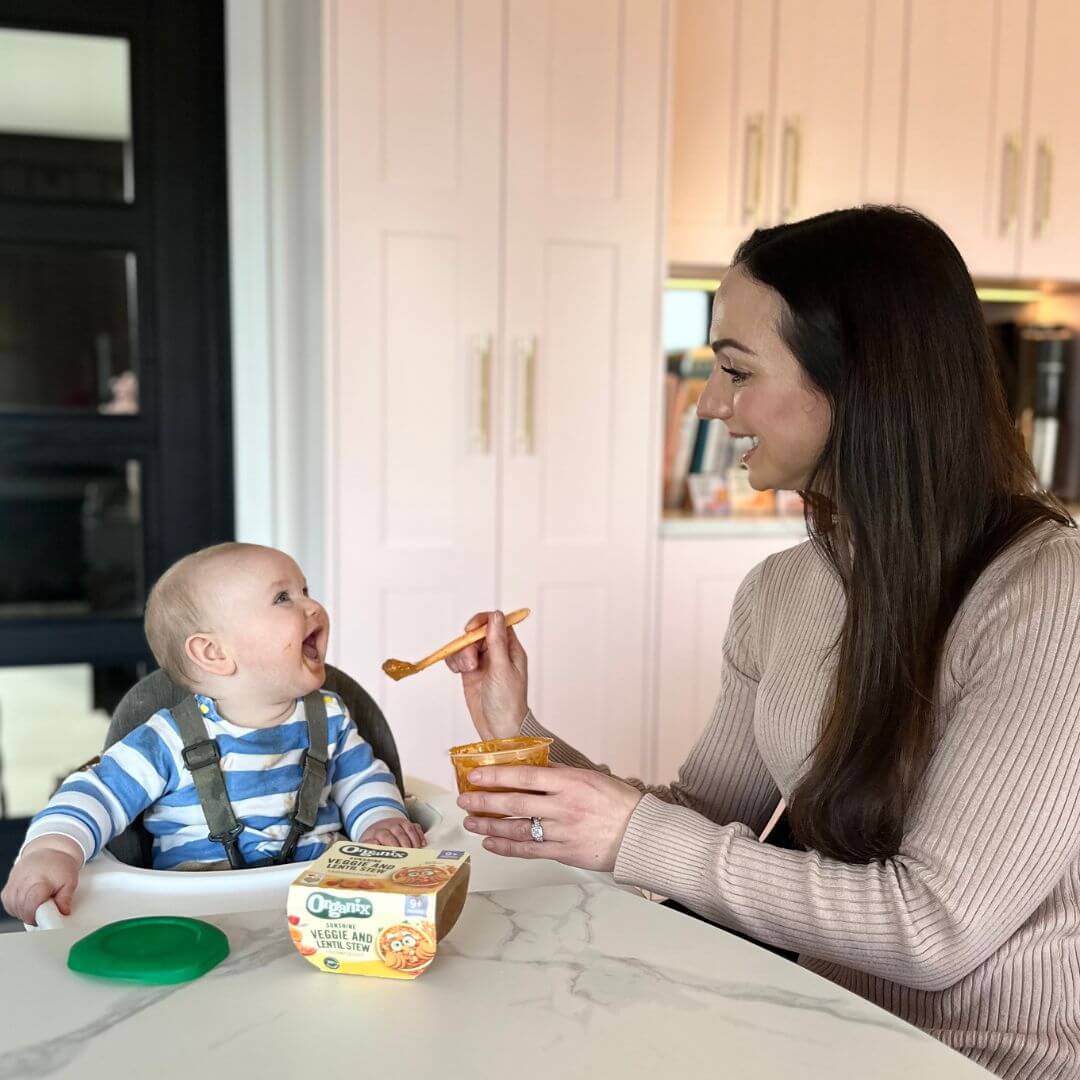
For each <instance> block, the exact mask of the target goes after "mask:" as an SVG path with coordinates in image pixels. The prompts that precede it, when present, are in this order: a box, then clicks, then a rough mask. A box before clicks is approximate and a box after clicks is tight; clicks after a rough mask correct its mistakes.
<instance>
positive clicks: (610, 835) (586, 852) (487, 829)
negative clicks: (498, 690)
mask: <svg viewBox="0 0 1080 1080" xmlns="http://www.w3.org/2000/svg"><path fill="white" fill-rule="evenodd" d="M469 781H470V782H471V783H474V784H478V785H479V786H481V787H485V788H505V787H512V788H525V789H528V790H525V791H521V790H518V791H506V792H500V791H470V792H467V793H466V794H464V795H461V796H460V797H459V798H458V806H460V807H462V808H463V809H464V810H467V811H469V813H471V814H475V813H486V814H507V815H510V819H507V818H478V817H467V818H466V819H465V828H466V829H468V830H469V832H474V833H479V834H480V835H481V836H486V837H488V839H486V840H485V841H484V847H485V848H487V850H488V851H494V852H495V853H496V854H497V855H512V856H514V857H515V858H518V859H554V860H555V861H556V862H561V863H566V864H567V865H568V866H579V867H581V868H582V869H584V870H601V871H610V870H613V869H614V868H615V859H616V856H617V855H618V853H619V845H620V844H621V843H622V839H623V834H624V833H625V832H626V826H627V823H628V822H629V821H630V815H631V814H633V812H634V808H635V807H636V806H637V804H638V802H639V800H640V799H641V792H640V791H638V790H637V788H635V787H631V786H630V785H629V784H626V783H623V781H622V780H616V779H615V778H614V777H613V776H607V775H606V774H604V773H599V772H594V771H593V770H591V769H571V768H567V767H565V766H553V767H552V768H548V769H543V768H534V767H532V766H529V765H487V766H484V767H483V768H480V769H475V770H474V771H473V772H471V773H470V774H469ZM534 817H538V818H539V819H540V823H541V825H542V826H543V829H544V840H543V842H542V843H538V842H537V841H535V840H533V839H532V838H531V833H530V829H531V825H532V823H531V820H530V819H531V818H534ZM514 818H516V819H518V820H512V819H514Z"/></svg>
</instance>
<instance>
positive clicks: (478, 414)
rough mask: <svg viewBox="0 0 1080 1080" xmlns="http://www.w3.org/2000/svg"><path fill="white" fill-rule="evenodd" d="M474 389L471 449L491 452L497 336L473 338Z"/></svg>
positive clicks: (471, 351) (489, 335)
mask: <svg viewBox="0 0 1080 1080" xmlns="http://www.w3.org/2000/svg"><path fill="white" fill-rule="evenodd" d="M470 353H471V355H472V364H471V368H472V376H471V378H472V382H473V390H472V394H471V395H470V396H471V397H472V399H473V401H474V402H475V413H474V414H473V422H472V424H471V425H470V435H469V449H470V450H471V451H472V452H473V453H474V454H490V453H491V366H492V365H491V362H492V358H493V356H494V353H495V338H494V337H493V336H492V335H491V334H488V335H486V336H485V337H480V336H477V337H475V338H473V339H472V342H471V347H470Z"/></svg>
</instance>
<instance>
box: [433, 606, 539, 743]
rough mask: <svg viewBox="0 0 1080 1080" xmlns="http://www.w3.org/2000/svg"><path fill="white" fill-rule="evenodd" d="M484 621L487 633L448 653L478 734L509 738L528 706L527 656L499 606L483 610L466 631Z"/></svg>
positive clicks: (516, 728)
mask: <svg viewBox="0 0 1080 1080" xmlns="http://www.w3.org/2000/svg"><path fill="white" fill-rule="evenodd" d="M485 623H486V624H487V637H485V638H481V640H480V641H478V642H476V643H475V644H474V645H468V646H466V647H465V648H464V649H462V650H461V651H460V652H457V653H454V655H453V656H449V657H447V659H446V666H447V667H448V668H449V669H450V670H451V671H453V672H454V673H455V674H458V675H460V676H461V683H462V687H463V689H464V691H465V704H466V705H467V706H468V708H469V715H470V716H471V717H472V722H473V724H474V725H475V726H476V730H477V732H478V733H479V735H480V738H482V739H511V738H513V737H514V736H515V735H517V734H518V732H519V731H520V730H521V724H522V721H523V720H524V719H525V714H526V713H527V712H528V711H529V706H528V704H527V698H528V689H529V658H528V657H527V656H526V655H525V650H524V649H523V648H522V647H521V642H520V641H518V638H517V634H515V633H514V628H513V627H512V626H507V625H506V618H505V616H504V615H503V613H502V612H501V611H481V612H479V613H478V614H476V615H474V616H473V617H472V618H471V619H470V620H469V621H468V623H466V625H465V629H466V631H468V630H475V629H476V628H477V627H480V626H483V625H484V624H485Z"/></svg>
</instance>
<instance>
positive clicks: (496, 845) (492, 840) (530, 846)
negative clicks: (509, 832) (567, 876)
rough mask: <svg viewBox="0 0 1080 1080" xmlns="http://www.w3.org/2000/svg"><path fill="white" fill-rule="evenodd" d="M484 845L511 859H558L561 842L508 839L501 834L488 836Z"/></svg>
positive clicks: (487, 848) (489, 849)
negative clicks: (541, 842)
mask: <svg viewBox="0 0 1080 1080" xmlns="http://www.w3.org/2000/svg"><path fill="white" fill-rule="evenodd" d="M484 847H485V849H486V850H488V851H493V852H494V853H495V854H496V855H508V856H510V858H512V859H555V860H556V861H561V860H560V859H559V851H560V849H561V847H562V845H561V844H548V843H543V844H538V843H536V841H535V840H508V839H506V838H505V837H502V836H489V837H488V838H487V839H486V840H485V841H484Z"/></svg>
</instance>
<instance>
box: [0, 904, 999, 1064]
mask: <svg viewBox="0 0 1080 1080" xmlns="http://www.w3.org/2000/svg"><path fill="white" fill-rule="evenodd" d="M209 921H211V922H213V923H215V924H217V925H218V926H220V927H221V928H222V929H223V930H224V931H225V933H226V934H227V935H228V938H229V942H230V946H231V949H232V952H231V955H230V956H229V957H228V958H227V959H226V960H225V961H224V962H223V963H222V964H221V965H219V966H218V967H217V968H216V969H214V970H213V971H211V972H210V973H209V974H207V975H205V976H203V977H202V978H201V979H196V980H195V981H194V982H191V983H187V984H182V985H179V986H172V987H133V986H126V985H123V984H117V983H110V982H106V981H100V980H95V979H91V978H88V977H86V976H80V975H75V974H73V973H71V972H69V971H68V970H67V968H66V958H67V952H68V949H69V948H70V946H71V944H72V942H73V941H74V940H75V939H76V938H77V937H78V934H77V933H76V932H75V931H72V930H54V931H50V932H47V933H38V934H9V935H5V936H4V938H3V939H2V940H0V1008H2V1015H3V1018H4V1023H3V1027H2V1029H0V1080H7V1078H22V1077H79V1078H80V1080H96V1078H98V1077H102V1078H105V1077H109V1078H113V1077H117V1076H119V1077H121V1078H128V1077H131V1078H134V1080H141V1078H142V1077H153V1078H154V1080H169V1078H173V1077H176V1078H178V1080H179V1078H182V1080H193V1078H195V1080H217V1078H219V1077H229V1078H232V1077H259V1078H271V1080H272V1078H277V1077H290V1078H292V1077H297V1078H299V1077H306V1076H320V1077H325V1076H331V1075H333V1076H335V1077H350V1076H356V1077H366V1076H374V1077H379V1078H383V1077H386V1078H396V1077H417V1078H421V1077H422V1078H423V1080H432V1078H434V1077H473V1076H477V1077H506V1078H507V1080H530V1078H534V1077H535V1078H540V1077H543V1078H545V1080H548V1078H560V1080H561V1078H563V1077H567V1076H570V1077H578V1076H581V1077H585V1076H588V1077H605V1076H611V1077H613V1078H614V1077H619V1078H622V1077H650V1078H654V1077H663V1078H665V1080H666V1078H669V1077H686V1078H688V1080H689V1078H690V1077H697V1076H699V1075H701V1074H702V1073H704V1074H706V1075H709V1076H715V1077H740V1078H741V1077H753V1078H758V1080H765V1078H772V1077H776V1078H783V1080H815V1078H821V1080H838V1078H843V1077H852V1078H854V1077H859V1078H860V1080H862V1078H867V1077H873V1078H874V1080H890V1078H894V1077H895V1078H897V1080H899V1078H901V1077H903V1078H905V1080H906V1078H910V1077H918V1078H919V1080H935V1078H938V1077H942V1078H944V1077H949V1078H957V1080H962V1078H964V1077H970V1078H972V1080H975V1078H978V1077H986V1076H988V1075H989V1074H988V1073H985V1072H984V1071H983V1070H981V1069H979V1068H977V1067H976V1066H975V1065H973V1064H971V1063H970V1062H968V1061H967V1060H966V1059H964V1058H963V1057H961V1056H960V1055H958V1054H956V1053H953V1052H952V1051H951V1050H948V1049H946V1048H945V1047H944V1046H942V1045H941V1044H939V1043H937V1042H935V1041H934V1040H932V1039H931V1038H930V1037H929V1036H926V1035H924V1034H922V1033H921V1032H919V1031H916V1030H915V1029H914V1028H911V1027H909V1026H908V1025H906V1024H904V1023H903V1022H901V1021H900V1020H898V1019H896V1018H894V1017H892V1016H891V1015H889V1014H888V1013H885V1012H882V1011H881V1010H879V1009H877V1008H876V1007H874V1006H872V1005H870V1004H868V1003H867V1002H865V1001H863V1000H862V999H860V998H857V997H855V996H853V995H851V994H849V993H847V992H846V991H844V990H841V989H839V988H838V987H835V986H833V985H832V984H831V983H828V982H826V981H824V980H822V979H819V978H818V977H817V976H815V975H812V974H810V973H809V972H807V971H804V970H802V969H800V968H798V967H796V966H795V965H794V964H790V963H788V962H786V961H784V960H781V959H780V958H779V957H776V956H774V955H772V954H771V953H768V952H766V951H765V950H763V949H759V948H757V947H756V946H753V945H750V944H748V943H746V942H744V941H741V940H739V939H738V938H735V937H733V936H731V935H730V934H726V933H724V932H722V931H720V930H717V929H715V928H714V927H711V926H708V925H707V924H705V923H702V922H699V921H697V920H695V919H691V918H689V917H687V916H685V915H681V914H678V913H676V912H674V911H671V910H669V909H665V908H661V907H659V906H657V905H655V904H652V903H650V902H649V901H647V900H645V899H642V898H641V897H638V896H634V895H631V894H629V893H626V892H622V891H620V890H617V889H613V888H610V887H608V886H606V885H601V884H596V883H581V884H564V885H552V886H547V887H542V888H539V887H537V888H527V889H518V890H513V891H506V892H495V893H473V894H471V895H470V896H469V899H468V902H467V904H466V906H465V910H464V912H463V913H462V916H461V919H460V921H459V923H458V925H457V926H456V927H455V928H454V930H453V931H452V933H451V934H450V935H449V937H448V938H447V939H446V941H445V942H444V943H443V944H441V945H440V949H439V955H438V956H437V957H436V959H435V962H434V964H433V965H432V967H431V969H430V970H429V971H428V972H427V973H426V974H424V975H423V976H421V977H420V978H419V979H418V980H416V981H415V982H393V981H389V980H385V979H373V978H364V977H359V976H344V975H330V974H324V973H321V972H319V971H317V970H316V969H315V968H313V967H312V966H311V965H309V964H308V963H307V962H305V961H304V960H303V959H302V958H301V957H300V956H299V955H298V954H297V953H296V952H295V951H294V949H293V946H292V944H291V942H290V940H289V936H288V933H287V929H286V925H287V924H286V921H285V918H284V914H283V913H282V912H277V911H275V912H253V913H247V914H240V915H226V916H213V917H211V918H210V920H209Z"/></svg>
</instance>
